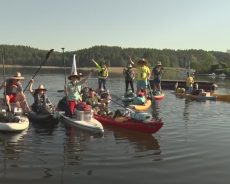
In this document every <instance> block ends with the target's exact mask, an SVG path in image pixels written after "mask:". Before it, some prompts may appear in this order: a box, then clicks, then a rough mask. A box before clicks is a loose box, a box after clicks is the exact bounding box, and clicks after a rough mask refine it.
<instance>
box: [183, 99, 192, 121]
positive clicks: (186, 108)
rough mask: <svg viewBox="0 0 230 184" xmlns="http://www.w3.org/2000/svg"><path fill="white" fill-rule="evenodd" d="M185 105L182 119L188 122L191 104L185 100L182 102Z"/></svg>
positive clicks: (188, 100)
mask: <svg viewBox="0 0 230 184" xmlns="http://www.w3.org/2000/svg"><path fill="white" fill-rule="evenodd" d="M184 102H185V105H184V113H183V119H184V120H185V121H186V122H187V121H189V113H190V108H189V106H190V104H191V100H190V99H188V98H185V100H184Z"/></svg>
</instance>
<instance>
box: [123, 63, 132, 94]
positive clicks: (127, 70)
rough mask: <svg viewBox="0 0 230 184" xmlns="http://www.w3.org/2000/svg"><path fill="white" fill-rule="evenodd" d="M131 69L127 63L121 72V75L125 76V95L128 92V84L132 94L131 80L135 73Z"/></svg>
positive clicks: (130, 65)
mask: <svg viewBox="0 0 230 184" xmlns="http://www.w3.org/2000/svg"><path fill="white" fill-rule="evenodd" d="M132 68H133V66H132V64H131V63H129V64H128V66H127V67H125V68H124V70H123V75H124V76H125V93H127V92H128V88H129V84H130V87H131V89H132V92H133V93H134V87H133V80H134V78H135V73H134V71H133V69H132Z"/></svg>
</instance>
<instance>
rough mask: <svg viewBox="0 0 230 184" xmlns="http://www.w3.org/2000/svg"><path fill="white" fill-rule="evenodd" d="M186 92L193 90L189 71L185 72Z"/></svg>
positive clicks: (192, 81) (192, 80)
mask: <svg viewBox="0 0 230 184" xmlns="http://www.w3.org/2000/svg"><path fill="white" fill-rule="evenodd" d="M185 82H186V84H185V85H186V93H189V94H191V93H192V91H193V84H194V79H193V77H192V76H191V75H190V73H189V72H187V78H186V81H185Z"/></svg>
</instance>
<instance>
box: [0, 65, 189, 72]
mask: <svg viewBox="0 0 230 184" xmlns="http://www.w3.org/2000/svg"><path fill="white" fill-rule="evenodd" d="M2 67H3V65H2V64H0V68H2ZM39 67H40V66H23V65H5V68H19V69H20V68H26V69H30V68H31V69H36V68H39ZM42 69H52V70H53V69H64V67H59V66H42ZM66 69H67V70H70V69H71V67H66ZM123 69H124V67H109V68H108V70H109V73H112V74H123ZM151 69H152V68H151V67H150V70H151ZM164 69H165V71H167V72H178V71H182V70H185V69H184V68H172V67H164ZM77 70H79V71H90V70H93V71H95V72H96V71H97V68H96V67H79V68H77ZM135 70H136V69H135V68H134V71H135Z"/></svg>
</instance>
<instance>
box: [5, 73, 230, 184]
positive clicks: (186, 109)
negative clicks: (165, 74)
mask: <svg viewBox="0 0 230 184" xmlns="http://www.w3.org/2000/svg"><path fill="white" fill-rule="evenodd" d="M25 77H26V79H29V78H30V76H29V75H28V76H25ZM26 82H27V80H25V83H26ZM217 82H218V84H220V89H219V90H220V91H221V92H229V81H228V80H223V81H220V80H218V81H217ZM38 83H45V86H46V87H47V88H48V94H49V96H50V98H51V100H53V102H54V103H57V102H58V100H59V99H60V98H61V97H62V95H63V94H61V93H58V92H57V90H59V89H63V83H64V77H63V74H62V73H56V74H55V73H49V74H47V73H46V74H45V73H43V74H40V75H39V76H38V77H36V83H35V85H34V86H35V87H37V86H38ZM88 85H89V86H92V87H96V86H97V80H96V79H95V78H90V79H89V81H88ZM107 86H108V88H109V89H110V91H111V92H112V93H114V94H116V95H118V96H122V94H123V92H124V84H123V78H112V79H110V80H109V81H108V84H107ZM165 93H166V97H165V99H164V100H162V101H160V102H159V103H158V104H156V107H157V110H156V111H153V110H151V111H152V112H153V113H154V114H156V115H157V116H158V117H159V118H162V120H163V121H164V126H163V127H162V129H161V130H160V131H159V132H158V133H157V134H153V135H145V134H144V135H143V134H139V133H135V132H130V131H125V130H122V129H115V128H109V127H105V133H104V134H103V135H92V134H90V133H87V132H83V131H80V130H78V129H75V128H73V127H67V126H65V125H64V124H63V123H61V122H60V123H59V124H58V125H54V126H50V125H47V126H44V125H43V126H41V125H38V124H34V123H31V124H30V127H29V129H28V130H26V131H24V132H22V133H18V134H5V133H0V184H11V183H15V184H16V183H17V184H18V183H28V182H30V183H31V182H32V183H33V184H35V183H39V184H41V183H42V184H45V183H47V184H48V183H49V184H57V183H60V184H63V183H65V184H72V183H81V184H83V183H98V184H101V183H108V182H110V183H112V184H113V183H114V184H115V183H116V184H117V183H118V182H119V183H132V184H133V183H144V184H148V183H151V184H152V183H165V184H171V183H177V184H180V183H181V184H184V183H186V184H194V183H202V184H212V183H213V184H216V183H218V184H222V183H223V184H224V183H229V182H230V175H229V170H230V159H229V155H230V146H229V145H230V133H229V132H230V121H229V115H230V112H229V107H230V104H229V103H223V102H210V101H207V102H193V101H186V100H185V99H181V98H176V97H175V96H174V95H173V94H172V91H165ZM28 101H29V102H30V103H31V102H32V99H31V97H29V96H28ZM111 106H112V107H113V108H116V107H118V106H117V105H116V104H111Z"/></svg>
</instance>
